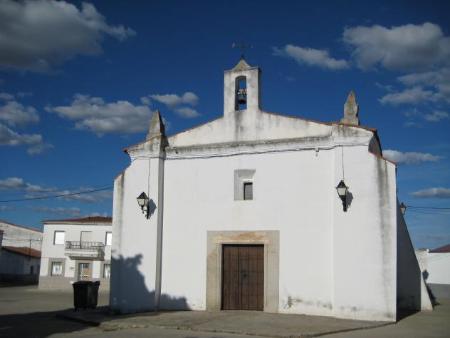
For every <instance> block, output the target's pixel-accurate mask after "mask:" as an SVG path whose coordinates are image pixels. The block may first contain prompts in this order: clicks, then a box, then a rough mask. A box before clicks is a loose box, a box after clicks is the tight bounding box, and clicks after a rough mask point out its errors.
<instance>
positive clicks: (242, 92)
mask: <svg viewBox="0 0 450 338" xmlns="http://www.w3.org/2000/svg"><path fill="white" fill-rule="evenodd" d="M237 101H238V103H239V104H246V103H247V90H246V89H245V88H240V89H238V91H237Z"/></svg>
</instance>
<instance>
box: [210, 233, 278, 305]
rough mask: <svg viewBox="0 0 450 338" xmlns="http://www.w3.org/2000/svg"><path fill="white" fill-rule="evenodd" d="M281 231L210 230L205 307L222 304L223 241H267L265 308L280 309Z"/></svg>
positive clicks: (250, 243) (247, 242) (265, 247)
mask: <svg viewBox="0 0 450 338" xmlns="http://www.w3.org/2000/svg"><path fill="white" fill-rule="evenodd" d="M279 237H280V236H279V231H277V230H270V231H208V232H207V262H206V270H207V272H206V309H207V310H209V311H220V310H221V308H222V247H223V245H224V244H237V245H239V244H244V245H252V244H259V245H261V244H262V245H264V311H266V312H278V299H279V290H278V281H279V252H280V240H279Z"/></svg>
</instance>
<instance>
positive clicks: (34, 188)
mask: <svg viewBox="0 0 450 338" xmlns="http://www.w3.org/2000/svg"><path fill="white" fill-rule="evenodd" d="M0 190H12V191H26V192H30V193H43V192H51V191H54V189H53V188H45V187H42V186H40V185H36V184H31V183H28V182H25V180H24V179H23V178H21V177H8V178H5V179H2V180H0Z"/></svg>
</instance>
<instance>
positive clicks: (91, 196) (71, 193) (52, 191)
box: [0, 177, 112, 203]
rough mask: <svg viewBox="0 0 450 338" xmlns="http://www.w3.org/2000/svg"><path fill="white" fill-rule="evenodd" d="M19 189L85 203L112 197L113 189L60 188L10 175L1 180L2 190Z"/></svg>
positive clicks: (29, 192)
mask: <svg viewBox="0 0 450 338" xmlns="http://www.w3.org/2000/svg"><path fill="white" fill-rule="evenodd" d="M2 190H4V191H19V192H24V193H25V197H42V196H49V195H50V196H54V195H67V196H60V197H58V199H61V200H65V201H79V202H85V203H96V202H100V201H104V200H108V199H111V198H112V191H111V190H101V191H94V192H89V191H91V190H94V189H93V188H92V187H80V188H78V189H60V188H55V187H46V186H42V185H37V184H32V183H29V182H26V181H25V180H24V179H23V178H21V177H8V178H5V179H1V180H0V191H2ZM79 192H89V193H85V194H78V195H77V193H79Z"/></svg>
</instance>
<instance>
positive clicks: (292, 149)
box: [111, 69, 397, 321]
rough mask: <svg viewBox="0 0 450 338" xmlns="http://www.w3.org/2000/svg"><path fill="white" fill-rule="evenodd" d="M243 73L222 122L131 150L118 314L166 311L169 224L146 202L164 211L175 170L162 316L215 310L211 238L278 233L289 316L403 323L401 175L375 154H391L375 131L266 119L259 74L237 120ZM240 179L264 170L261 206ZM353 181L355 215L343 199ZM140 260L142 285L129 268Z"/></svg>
mask: <svg viewBox="0 0 450 338" xmlns="http://www.w3.org/2000/svg"><path fill="white" fill-rule="evenodd" d="M242 74H243V73H242V72H236V73H229V72H228V73H227V72H226V74H225V99H224V100H225V111H224V116H223V117H222V118H219V119H217V120H214V121H212V122H210V123H207V124H205V125H202V126H199V127H197V128H194V129H190V130H187V131H185V132H182V133H179V134H176V135H174V136H171V137H169V138H168V140H167V143H168V144H167V147H165V149H163V150H155V149H157V148H158V145H156V144H153V141H152V140H149V141H147V142H146V143H142V144H139V145H136V146H133V147H130V148H129V149H128V153H129V155H130V158H131V160H132V162H131V164H130V166H129V167H128V168H127V169H126V170H125V171H124V172H123V173H122V174H121V175H119V176H118V177H117V179H116V180H115V193H114V207H113V209H114V214H113V218H114V222H113V223H114V230H113V231H114V234H115V235H114V240H113V270H112V285H111V288H112V293H111V304H112V306H113V308H115V309H116V310H118V311H122V312H132V311H140V310H143V309H148V308H152V305H154V304H152V297H153V295H152V293H153V292H154V291H155V280H156V279H157V272H156V271H157V270H156V261H157V258H156V248H157V233H156V231H157V225H158V223H157V217H150V219H145V217H144V216H143V215H142V213H141V212H140V209H139V207H138V205H137V202H136V197H137V196H138V195H139V194H140V193H141V192H142V191H146V192H147V195H149V197H150V198H151V199H152V200H154V201H157V200H158V189H159V188H158V180H157V179H158V175H159V174H158V172H160V169H158V165H157V163H161V161H163V162H162V163H163V165H164V191H163V200H161V201H159V203H156V213H157V212H158V207H159V205H160V203H164V212H163V225H162V231H163V235H162V273H161V278H162V290H161V293H162V301H161V307H162V308H164V307H171V308H173V307H174V306H175V307H176V306H178V308H189V309H194V310H204V309H205V308H206V280H207V276H206V273H207V268H206V263H207V232H208V231H278V232H279V234H280V244H279V250H280V251H279V283H278V284H279V297H278V299H279V306H278V312H284V313H302V314H314V315H326V316H336V317H342V318H353V319H364V320H386V321H394V320H395V319H396V305H397V304H396V287H397V272H396V271H397V270H396V269H397V199H396V177H395V165H394V164H392V163H390V162H388V161H386V160H384V159H383V158H381V156H379V155H378V154H377V155H375V154H372V153H370V152H369V148H370V149H376V150H378V149H379V147H380V146H379V144H378V139H377V137H376V135H375V133H374V132H373V131H371V130H367V129H364V128H359V127H353V126H343V125H339V124H323V123H316V122H312V121H306V120H303V119H298V118H292V117H285V116H279V115H275V114H269V113H265V112H263V111H261V110H259V108H258V107H260V102H259V94H258V95H256V94H255V93H257V92H258V93H259V89H257V88H254V86H257V84H258V83H259V78H255V77H256V76H259V74H260V73H259V72H258V71H256V70H254V69H253V70H246V71H245V75H247V81H248V85H247V86H248V95H249V96H250V101H249V103H248V108H247V110H245V111H237V112H236V111H230V107H234V99H232V98H230V97H229V95H230V89H229V88H230V86H231V85H233V86H234V78H235V77H236V76H239V75H242ZM233 88H234V87H233ZM233 109H234V108H233ZM158 142H159V141H158ZM158 149H159V148H158ZM235 170H254V171H255V172H254V175H253V177H252V180H253V200H250V201H248V200H245V201H244V200H235V198H234V189H235V187H234V172H235ZM343 177H344V179H345V182H346V184H347V186H349V191H350V193H351V194H352V196H353V197H352V201H351V204H350V206H349V209H348V211H347V212H344V211H343V209H342V202H341V200H340V199H339V197H338V195H337V193H336V190H335V187H336V185H337V184H338V183H339V181H340V180H341V179H343ZM155 215H156V214H155ZM137 256H139V257H141V259H140V261H139V264H138V265H137V266H136V268H135V269H134V270H133V271H132V272H131V274H134V273H137V274H136V276H137V280H138V282H136V281H133V278H130V277H127V276H126V273H125V272H126V271H130V268H129V266H128V267H126V264H124V262H129V260H130V259H131V260H132V259H134V258H135V257H137ZM133 283H136V284H135V285H134V287H133Z"/></svg>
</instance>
